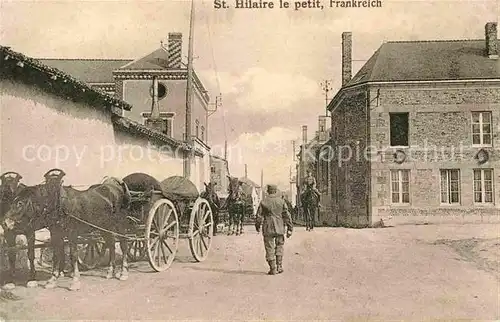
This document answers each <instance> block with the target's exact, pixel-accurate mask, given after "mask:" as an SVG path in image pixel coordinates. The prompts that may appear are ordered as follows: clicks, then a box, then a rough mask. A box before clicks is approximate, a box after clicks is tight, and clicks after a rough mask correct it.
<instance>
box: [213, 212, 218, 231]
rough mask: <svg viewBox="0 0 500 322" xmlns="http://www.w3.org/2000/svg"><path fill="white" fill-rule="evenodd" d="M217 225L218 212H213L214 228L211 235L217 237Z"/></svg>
mask: <svg viewBox="0 0 500 322" xmlns="http://www.w3.org/2000/svg"><path fill="white" fill-rule="evenodd" d="M217 225H219V212H218V211H216V212H214V228H213V235H214V236H216V235H217Z"/></svg>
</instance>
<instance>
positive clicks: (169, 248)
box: [146, 199, 179, 272]
mask: <svg viewBox="0 0 500 322" xmlns="http://www.w3.org/2000/svg"><path fill="white" fill-rule="evenodd" d="M146 244H147V246H146V251H147V254H148V260H149V264H150V265H151V267H152V268H153V269H154V270H155V271H157V272H161V271H164V270H166V269H167V268H169V267H170V265H171V264H172V262H173V261H174V258H175V254H176V253H177V246H178V244H179V219H178V217H177V211H176V210H175V206H174V204H173V203H172V202H171V201H170V200H167V199H160V200H158V201H156V202H155V203H154V204H153V207H151V209H150V210H149V216H148V220H147V222H146Z"/></svg>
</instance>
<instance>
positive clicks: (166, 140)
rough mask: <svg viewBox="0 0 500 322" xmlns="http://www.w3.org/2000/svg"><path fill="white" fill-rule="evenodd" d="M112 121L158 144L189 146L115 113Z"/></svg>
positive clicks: (183, 147)
mask: <svg viewBox="0 0 500 322" xmlns="http://www.w3.org/2000/svg"><path fill="white" fill-rule="evenodd" d="M112 121H113V125H114V126H115V127H116V128H118V129H121V130H124V131H127V132H129V133H132V134H136V135H139V136H142V137H145V138H147V139H148V140H152V141H153V142H156V143H158V144H160V145H163V144H168V145H170V146H172V147H174V148H177V147H180V149H181V150H183V151H188V150H189V146H188V145H186V144H185V143H184V142H182V141H178V140H176V139H174V138H171V137H170V136H168V135H166V134H164V133H161V132H159V131H156V130H154V129H151V128H149V127H147V126H145V125H142V124H140V123H137V122H135V121H132V120H130V119H128V118H125V117H121V116H118V115H116V114H115V115H113V117H112ZM195 152H199V151H195ZM199 153H200V152H199Z"/></svg>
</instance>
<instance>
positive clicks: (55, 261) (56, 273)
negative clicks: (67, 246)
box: [45, 229, 64, 289]
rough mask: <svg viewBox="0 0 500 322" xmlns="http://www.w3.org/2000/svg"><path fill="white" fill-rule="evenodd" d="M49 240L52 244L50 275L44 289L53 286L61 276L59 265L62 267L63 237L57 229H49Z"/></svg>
mask: <svg viewBox="0 0 500 322" xmlns="http://www.w3.org/2000/svg"><path fill="white" fill-rule="evenodd" d="M50 241H51V246H52V276H51V277H50V279H49V280H48V281H47V284H45V288H46V289H52V288H55V287H56V285H57V280H58V279H59V277H61V272H62V270H61V267H63V268H64V256H61V254H64V238H63V234H62V231H61V230H59V229H51V230H50Z"/></svg>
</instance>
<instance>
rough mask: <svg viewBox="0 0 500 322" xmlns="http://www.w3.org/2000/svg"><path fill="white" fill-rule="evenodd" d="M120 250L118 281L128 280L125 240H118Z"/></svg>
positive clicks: (126, 243) (126, 244) (126, 245)
mask: <svg viewBox="0 0 500 322" xmlns="http://www.w3.org/2000/svg"><path fill="white" fill-rule="evenodd" d="M120 249H121V251H122V271H121V274H120V277H119V279H120V281H126V280H128V262H127V253H128V242H127V240H126V239H125V238H120Z"/></svg>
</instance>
